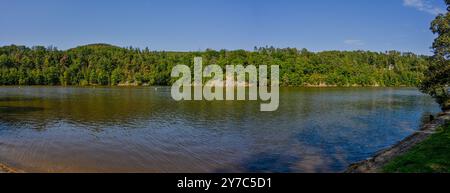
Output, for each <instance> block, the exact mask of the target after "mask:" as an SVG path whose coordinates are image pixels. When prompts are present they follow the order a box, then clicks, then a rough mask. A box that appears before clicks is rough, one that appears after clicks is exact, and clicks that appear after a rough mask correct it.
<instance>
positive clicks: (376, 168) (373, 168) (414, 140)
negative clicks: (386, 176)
mask: <svg viewBox="0 0 450 193" xmlns="http://www.w3.org/2000/svg"><path fill="white" fill-rule="evenodd" d="M449 122H450V111H447V112H443V113H440V114H439V115H438V116H437V117H436V118H435V119H434V120H433V121H431V122H430V123H427V124H425V125H424V126H423V127H422V128H421V129H420V130H419V131H416V132H415V133H413V134H412V135H410V136H409V137H407V138H405V139H404V140H402V141H400V142H399V143H397V144H396V145H394V146H392V147H390V148H387V149H385V150H382V151H380V152H379V153H377V154H376V155H375V156H373V157H371V158H368V159H367V160H364V161H361V162H357V163H354V164H351V165H350V166H349V167H348V168H347V170H345V173H379V172H382V171H381V168H382V167H383V166H384V165H385V164H387V163H388V162H389V161H391V160H392V159H394V158H396V157H397V156H399V155H402V154H404V153H406V152H407V151H408V150H410V149H411V148H412V147H414V146H415V145H417V144H418V143H420V142H422V141H423V140H425V139H427V138H428V137H429V136H430V135H432V134H433V133H435V132H436V129H438V128H439V127H440V126H442V125H444V124H446V123H449Z"/></svg>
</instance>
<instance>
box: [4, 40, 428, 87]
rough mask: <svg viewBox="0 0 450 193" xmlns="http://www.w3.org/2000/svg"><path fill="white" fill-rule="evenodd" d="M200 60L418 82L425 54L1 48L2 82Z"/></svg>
mask: <svg viewBox="0 0 450 193" xmlns="http://www.w3.org/2000/svg"><path fill="white" fill-rule="evenodd" d="M197 56H200V57H203V63H204V64H218V65H220V66H221V67H224V66H225V65H237V64H242V65H250V64H252V65H256V66H258V65H280V81H281V84H282V85H283V86H417V85H418V84H419V83H420V82H421V80H422V79H423V78H424V72H425V70H426V69H427V68H428V66H429V61H430V60H429V59H430V58H429V57H427V56H420V55H415V54H412V53H400V52H396V51H390V52H383V53H379V52H369V51H325V52H318V53H314V52H310V51H308V50H306V49H302V50H297V49H295V48H285V49H277V48H273V47H262V48H256V47H255V49H254V50H253V51H244V50H235V51H227V50H220V51H216V50H206V51H199V52H165V51H151V50H149V49H148V48H146V49H137V48H132V47H129V48H120V47H116V46H112V45H107V44H93V45H87V46H80V47H77V48H73V49H69V50H65V51H62V50H58V49H56V48H54V47H47V48H46V47H42V46H35V47H32V48H28V47H25V46H16V45H11V46H4V47H0V85H82V86H84V85H171V83H172V82H173V81H174V80H173V79H172V78H171V77H170V72H171V69H172V67H173V66H175V65H177V64H186V65H190V66H191V67H192V66H193V58H194V57H197Z"/></svg>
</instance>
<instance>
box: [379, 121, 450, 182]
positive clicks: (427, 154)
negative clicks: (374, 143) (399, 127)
mask: <svg viewBox="0 0 450 193" xmlns="http://www.w3.org/2000/svg"><path fill="white" fill-rule="evenodd" d="M382 170H383V172H388V173H394V172H400V173H450V124H446V125H445V126H443V127H440V128H439V129H438V132H437V133H435V134H433V135H431V137H430V138H428V139H426V140H425V141H423V142H421V143H420V144H418V145H416V146H415V147H413V148H412V149H411V150H410V151H408V152H407V153H405V154H404V155H401V156H399V157H397V158H395V159H393V160H392V161H390V162H389V163H388V164H386V165H385V166H384V167H383V169H382Z"/></svg>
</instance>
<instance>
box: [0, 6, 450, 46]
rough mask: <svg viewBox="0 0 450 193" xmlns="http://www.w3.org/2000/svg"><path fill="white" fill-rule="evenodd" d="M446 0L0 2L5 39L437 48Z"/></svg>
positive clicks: (48, 42)
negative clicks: (434, 23)
mask: <svg viewBox="0 0 450 193" xmlns="http://www.w3.org/2000/svg"><path fill="white" fill-rule="evenodd" d="M444 10H445V5H444V2H443V0H375V1H370V0H340V1H337V0H279V1H276V0H270V1H269V0H260V1H257V0H160V1H150V0H147V1H144V0H134V1H133V0H129V1H125V0H123V1H119V0H116V1H112V0H71V1H69V0H39V1H36V0H28V1H27V0H0V15H1V16H0V45H9V44H19V45H27V46H32V45H44V46H48V45H53V46H56V47H58V48H60V49H68V48H71V47H74V46H78V45H83V44H89V43H110V44H114V45H119V46H133V47H140V48H145V47H149V48H150V49H152V50H177V51H189V50H194V51H196V50H204V49H206V48H213V49H222V48H224V49H246V50H252V49H253V47H254V46H266V45H269V46H271V45H272V46H275V47H297V48H307V49H309V50H312V51H322V50H359V49H362V50H372V51H385V50H399V51H411V52H414V53H418V54H431V51H430V48H429V47H430V46H431V43H432V41H433V39H434V35H433V34H432V33H431V32H430V31H429V25H430V22H431V20H433V18H434V17H435V16H436V14H438V13H440V12H443V11H444Z"/></svg>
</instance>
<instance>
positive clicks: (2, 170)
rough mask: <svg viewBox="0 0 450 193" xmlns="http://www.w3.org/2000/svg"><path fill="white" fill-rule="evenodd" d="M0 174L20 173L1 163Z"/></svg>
mask: <svg viewBox="0 0 450 193" xmlns="http://www.w3.org/2000/svg"><path fill="white" fill-rule="evenodd" d="M0 173H18V171H17V170H15V169H13V168H10V167H8V166H6V165H5V164H2V163H0Z"/></svg>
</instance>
